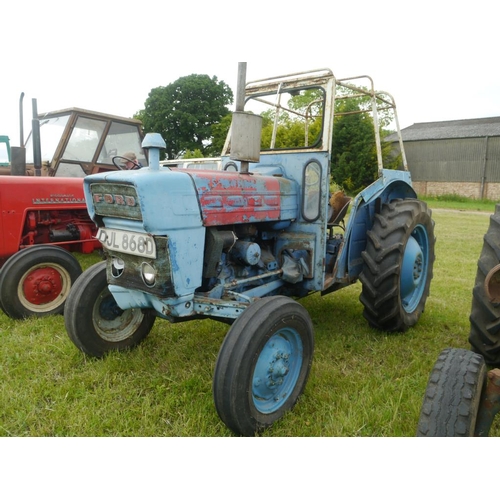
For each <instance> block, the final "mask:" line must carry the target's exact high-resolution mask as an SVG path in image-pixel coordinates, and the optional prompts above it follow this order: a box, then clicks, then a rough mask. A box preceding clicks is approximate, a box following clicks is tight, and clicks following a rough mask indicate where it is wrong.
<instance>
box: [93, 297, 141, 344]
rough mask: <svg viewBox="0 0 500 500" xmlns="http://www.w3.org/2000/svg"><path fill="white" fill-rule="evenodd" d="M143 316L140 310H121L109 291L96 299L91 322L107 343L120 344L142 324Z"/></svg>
mask: <svg viewBox="0 0 500 500" xmlns="http://www.w3.org/2000/svg"><path fill="white" fill-rule="evenodd" d="M143 319H144V314H143V313H142V311H141V310H140V309H127V310H125V311H124V310H122V309H120V308H119V307H118V304H117V303H116V301H115V299H114V298H113V295H111V293H110V292H109V290H107V289H106V290H103V291H102V292H101V294H100V295H99V297H98V298H97V300H96V302H95V304H94V309H93V314H92V321H93V324H94V328H95V330H96V332H97V334H98V335H99V336H100V337H101V338H102V339H104V340H106V341H107V342H121V341H123V340H126V339H128V338H129V337H131V336H132V335H133V334H134V333H135V332H136V331H137V329H138V328H139V326H140V325H141V324H142V321H143Z"/></svg>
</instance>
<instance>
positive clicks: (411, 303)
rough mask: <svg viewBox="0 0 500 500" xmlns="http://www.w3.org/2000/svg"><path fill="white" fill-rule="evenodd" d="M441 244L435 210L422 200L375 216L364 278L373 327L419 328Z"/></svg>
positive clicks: (395, 203)
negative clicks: (439, 242)
mask: <svg viewBox="0 0 500 500" xmlns="http://www.w3.org/2000/svg"><path fill="white" fill-rule="evenodd" d="M435 240H436V239H435V236H434V222H433V220H432V218H431V211H430V209H428V208H427V205H426V203H424V202H422V201H420V200H417V199H413V198H409V199H403V200H394V201H391V202H390V203H388V204H385V205H383V206H382V209H381V211H380V213H378V214H376V215H375V218H374V222H373V227H372V229H371V230H370V231H368V232H367V243H366V249H365V251H363V252H362V257H363V261H364V265H363V271H362V273H361V275H360V277H359V279H360V281H361V283H362V291H361V295H360V301H361V303H362V304H363V306H364V312H363V315H364V317H365V318H366V320H367V321H368V323H369V324H370V325H371V326H372V327H374V328H377V329H379V330H385V331H388V332H392V331H399V332H403V331H405V330H407V329H408V328H409V327H411V326H413V325H415V324H416V323H417V321H418V320H419V318H420V316H421V314H422V312H423V311H424V306H425V302H426V300H427V297H428V296H429V288H430V283H431V280H432V273H433V265H434V259H435V254H434V245H435Z"/></svg>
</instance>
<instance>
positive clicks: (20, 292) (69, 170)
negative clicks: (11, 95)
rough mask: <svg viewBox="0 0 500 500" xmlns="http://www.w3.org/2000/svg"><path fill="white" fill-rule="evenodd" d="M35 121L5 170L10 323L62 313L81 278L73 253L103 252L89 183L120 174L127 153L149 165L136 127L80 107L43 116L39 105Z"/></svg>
mask: <svg viewBox="0 0 500 500" xmlns="http://www.w3.org/2000/svg"><path fill="white" fill-rule="evenodd" d="M21 102H22V97H21ZM20 107H21V106H20ZM21 109H22V107H21ZM21 116H22V115H21ZM33 117H34V118H33V129H32V133H31V134H30V136H29V137H28V140H27V143H26V147H19V148H16V147H12V148H10V147H9V151H10V152H11V159H10V165H9V164H2V166H0V174H1V175H0V211H1V213H2V218H1V219H0V230H1V235H2V237H1V239H0V267H1V270H0V307H1V308H2V310H3V311H4V312H5V313H6V314H7V315H8V316H10V317H12V318H25V317H29V316H43V315H47V314H59V313H62V312H63V309H64V304H65V301H66V298H67V296H68V293H69V290H70V288H71V285H72V284H73V283H74V281H75V280H76V278H77V277H78V276H79V275H80V274H81V272H82V269H81V266H80V263H79V262H78V260H77V259H76V257H75V256H74V255H72V253H71V252H80V253H91V252H93V251H94V250H96V249H98V248H100V246H101V245H100V243H99V242H98V241H97V240H96V239H95V238H94V236H95V234H96V231H97V228H96V226H95V224H94V223H93V222H92V221H91V220H90V218H89V216H88V212H87V206H86V204H85V197H84V194H83V177H85V176H86V175H88V174H91V173H97V172H106V171H110V170H117V169H119V168H120V163H119V161H118V160H117V158H119V156H118V155H120V154H121V155H123V154H126V153H127V152H129V151H133V152H135V154H136V156H137V158H138V159H139V161H140V162H141V163H142V164H146V158H145V156H144V153H143V149H142V147H141V142H142V138H143V137H142V128H141V122H140V121H138V120H134V119H128V118H122V117H118V116H112V115H106V114H103V113H97V112H93V111H88V110H83V109H78V108H71V109H65V110H61V111H54V112H50V113H45V114H43V115H38V113H36V102H35V101H33ZM23 142H24V141H23V137H22V120H21V144H23Z"/></svg>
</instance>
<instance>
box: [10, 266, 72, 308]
mask: <svg viewBox="0 0 500 500" xmlns="http://www.w3.org/2000/svg"><path fill="white" fill-rule="evenodd" d="M70 288H71V276H70V274H69V272H68V271H67V269H65V268H64V267H62V266H60V265H58V264H50V265H46V264H42V265H40V266H34V267H32V268H30V269H29V270H28V271H26V273H24V274H23V276H22V277H21V279H20V280H19V284H18V287H17V296H18V298H19V301H20V302H21V305H22V306H23V307H25V308H26V309H28V310H30V311H34V312H48V311H52V310H54V309H56V308H57V307H59V306H60V305H61V304H63V303H64V301H65V300H66V298H67V297H68V293H69V290H70Z"/></svg>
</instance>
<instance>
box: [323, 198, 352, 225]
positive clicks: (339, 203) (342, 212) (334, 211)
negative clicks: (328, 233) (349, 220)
mask: <svg viewBox="0 0 500 500" xmlns="http://www.w3.org/2000/svg"><path fill="white" fill-rule="evenodd" d="M351 199H352V198H350V197H349V196H346V195H345V193H344V192H343V191H336V192H335V193H333V194H332V196H330V201H329V202H328V205H329V206H328V221H327V224H328V226H340V225H341V223H342V221H343V220H344V218H345V216H346V213H347V210H348V209H349V203H351Z"/></svg>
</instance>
